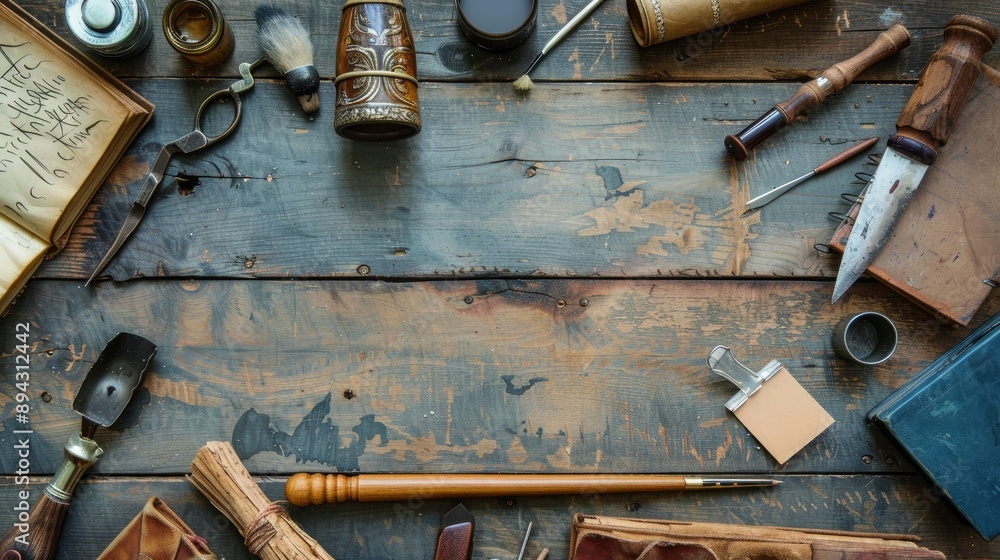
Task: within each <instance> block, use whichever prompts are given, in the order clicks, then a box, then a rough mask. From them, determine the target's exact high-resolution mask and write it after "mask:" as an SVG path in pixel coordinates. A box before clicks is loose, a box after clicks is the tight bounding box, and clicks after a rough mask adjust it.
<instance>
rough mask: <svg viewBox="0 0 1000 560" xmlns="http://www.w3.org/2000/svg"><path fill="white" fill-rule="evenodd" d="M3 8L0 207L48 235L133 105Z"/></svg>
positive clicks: (0, 27) (0, 35) (0, 36)
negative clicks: (122, 99)
mask: <svg viewBox="0 0 1000 560" xmlns="http://www.w3.org/2000/svg"><path fill="white" fill-rule="evenodd" d="M0 15H3V16H4V17H2V18H0V76H2V78H0V184H2V185H3V188H2V189H0V213H2V214H3V215H5V216H7V217H8V218H10V219H12V220H14V221H15V222H17V223H19V224H21V225H22V226H23V227H24V228H25V229H28V230H30V231H31V232H33V233H34V234H35V235H37V236H38V237H41V238H43V239H45V240H47V241H51V240H52V231H53V229H54V227H55V225H56V222H57V221H58V220H59V217H60V216H61V215H62V213H63V211H64V210H65V209H66V207H67V206H68V205H69V203H70V201H71V200H72V199H73V197H74V196H75V195H76V193H77V191H79V190H80V189H81V186H82V185H83V183H85V182H86V181H87V178H88V177H89V176H90V174H91V170H92V169H93V168H94V167H95V165H97V163H98V162H99V161H100V160H101V158H102V156H103V155H104V152H105V150H106V149H107V148H108V146H109V145H110V144H111V143H112V141H113V140H114V138H115V135H116V134H117V133H118V131H119V129H120V128H121V126H122V123H123V121H124V120H125V119H126V118H127V117H128V116H129V109H128V107H126V106H124V105H123V104H122V103H121V102H120V101H119V99H118V98H117V97H115V96H114V95H113V94H112V93H111V92H110V91H109V90H108V89H106V88H105V87H104V85H103V83H102V82H100V81H98V80H96V79H95V77H94V76H93V74H89V73H88V72H86V70H85V68H84V67H83V66H81V65H80V64H79V63H78V62H77V61H75V60H70V59H68V58H66V57H65V56H64V55H63V54H62V52H61V51H59V50H56V49H54V48H52V47H51V46H50V44H49V43H47V42H46V41H45V39H44V37H42V36H41V35H39V34H38V33H37V32H36V31H35V30H34V29H33V28H30V27H23V26H21V25H19V24H18V22H17V21H14V20H12V19H11V18H10V17H8V16H10V12H9V11H7V10H3V11H2V13H0Z"/></svg>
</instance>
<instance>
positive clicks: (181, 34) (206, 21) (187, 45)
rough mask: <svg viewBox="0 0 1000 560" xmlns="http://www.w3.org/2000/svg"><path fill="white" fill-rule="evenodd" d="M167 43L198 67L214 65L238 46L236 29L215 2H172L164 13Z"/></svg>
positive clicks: (176, 0) (190, 0)
mask: <svg viewBox="0 0 1000 560" xmlns="http://www.w3.org/2000/svg"><path fill="white" fill-rule="evenodd" d="M163 34H164V36H166V38H167V43H169V44H170V46H171V47H173V48H174V50H176V51H177V52H179V53H181V54H182V55H184V58H187V59H188V60H190V61H191V62H193V63H194V64H197V65H198V66H214V65H216V64H220V63H222V62H223V61H224V60H226V59H227V58H229V55H230V54H232V52H233V47H235V46H236V41H235V39H234V38H233V30H232V28H230V27H229V23H227V22H226V19H225V18H224V17H223V16H222V10H220V9H219V7H218V6H217V5H215V3H214V2H212V0H171V1H170V3H168V4H167V7H166V8H165V9H164V10H163Z"/></svg>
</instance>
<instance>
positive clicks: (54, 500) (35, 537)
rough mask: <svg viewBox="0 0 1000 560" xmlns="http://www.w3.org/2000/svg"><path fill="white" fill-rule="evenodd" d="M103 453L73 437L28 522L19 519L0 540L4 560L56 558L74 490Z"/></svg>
mask: <svg viewBox="0 0 1000 560" xmlns="http://www.w3.org/2000/svg"><path fill="white" fill-rule="evenodd" d="M85 422H86V421H85ZM102 453H103V451H102V450H101V448H100V447H99V446H98V445H97V443H96V442H94V440H92V439H90V438H87V437H83V436H81V435H77V434H74V435H72V436H70V438H69V441H67V442H66V446H65V448H64V449H63V455H64V459H63V462H62V464H61V465H60V466H59V469H58V470H57V471H56V473H55V475H53V477H52V480H51V481H50V482H49V484H48V485H47V486H46V487H45V490H44V491H43V492H42V495H41V497H39V498H38V501H36V502H35V505H33V506H32V507H31V510H30V511H29V512H28V513H27V516H26V517H25V519H27V521H24V520H22V519H20V518H19V519H18V522H16V523H15V524H14V526H13V527H11V528H10V531H8V532H7V534H5V535H4V536H3V537H0V555H2V556H0V558H2V560H49V559H50V558H53V557H55V554H56V548H57V546H58V544H59V536H60V535H61V534H62V527H63V521H65V518H66V512H67V511H68V510H69V504H70V500H72V498H73V491H74V490H75V489H76V486H77V484H78V483H79V482H80V478H81V477H82V476H83V473H84V472H85V471H86V470H87V469H88V468H90V466H91V465H93V464H94V463H95V462H96V461H97V458H98V457H100V456H101V454H102ZM8 553H9V554H8Z"/></svg>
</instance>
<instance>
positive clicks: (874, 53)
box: [775, 23, 910, 124]
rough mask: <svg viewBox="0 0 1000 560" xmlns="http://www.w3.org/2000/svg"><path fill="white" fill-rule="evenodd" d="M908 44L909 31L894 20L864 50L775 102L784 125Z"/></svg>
mask: <svg viewBox="0 0 1000 560" xmlns="http://www.w3.org/2000/svg"><path fill="white" fill-rule="evenodd" d="M909 44H910V32H909V31H907V30H906V28H905V27H903V26H902V25H899V24H898V23H897V24H895V25H893V26H892V27H890V28H889V29H886V30H885V31H883V32H882V33H879V36H878V37H877V38H876V39H875V41H874V42H873V43H872V44H871V45H869V46H868V48H867V49H865V50H863V51H861V52H860V53H858V54H856V55H854V56H853V57H851V58H849V59H847V60H845V61H843V62H838V63H837V64H834V65H833V66H831V67H830V68H828V69H827V70H826V71H824V72H823V73H822V74H820V76H819V77H818V78H816V79H815V80H812V81H811V82H808V83H806V84H803V85H802V87H800V88H799V90H798V91H797V92H795V95H793V96H792V97H791V98H789V99H788V101H783V102H781V103H778V104H777V105H775V108H777V109H778V110H779V111H781V112H782V113H783V114H784V116H785V124H788V123H791V122H792V121H793V120H795V117H797V116H799V115H800V114H802V113H803V112H805V111H808V110H809V109H812V108H814V107H817V106H819V104H820V103H822V102H823V100H825V99H826V97H827V96H828V95H830V94H833V93H837V92H838V91H840V90H842V89H844V88H845V87H847V86H848V85H849V84H850V83H851V82H853V81H854V78H856V77H858V74H860V73H861V72H863V71H865V70H866V69H867V68H868V67H870V66H871V65H873V64H875V63H876V62H879V61H881V60H885V59H886V58H889V57H890V56H892V55H894V54H896V53H897V52H899V51H900V50H902V49H904V48H906V47H907V46H909Z"/></svg>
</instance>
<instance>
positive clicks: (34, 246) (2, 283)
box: [0, 216, 49, 312]
mask: <svg viewBox="0 0 1000 560" xmlns="http://www.w3.org/2000/svg"><path fill="white" fill-rule="evenodd" d="M48 248H49V244H48V243H46V242H44V241H42V240H41V239H39V238H37V237H35V236H34V235H32V234H31V233H29V232H28V231H27V230H25V229H24V228H22V227H21V226H19V225H17V224H16V223H14V222H12V221H11V220H9V219H7V218H6V217H4V216H0V312H3V310H4V309H5V308H6V307H7V305H8V304H9V303H10V300H12V299H13V298H14V296H16V295H17V293H18V292H19V291H21V288H22V287H24V283H25V282H27V281H28V278H30V277H31V275H32V273H34V271H35V268H36V267H37V266H38V264H39V263H40V262H42V258H43V257H44V256H45V251H47V250H48Z"/></svg>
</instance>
